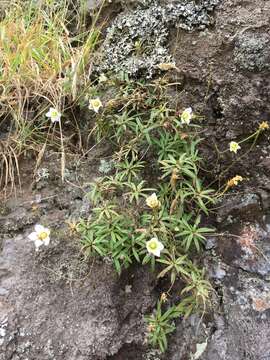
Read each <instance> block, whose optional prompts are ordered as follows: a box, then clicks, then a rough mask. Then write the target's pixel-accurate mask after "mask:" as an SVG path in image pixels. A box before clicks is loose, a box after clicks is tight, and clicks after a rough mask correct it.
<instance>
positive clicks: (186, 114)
mask: <svg viewBox="0 0 270 360" xmlns="http://www.w3.org/2000/svg"><path fill="white" fill-rule="evenodd" d="M192 116H193V111H192V108H191V107H189V108H187V109H185V110H184V111H183V112H182V115H181V122H182V124H187V125H188V124H189V123H190V120H191V119H192Z"/></svg>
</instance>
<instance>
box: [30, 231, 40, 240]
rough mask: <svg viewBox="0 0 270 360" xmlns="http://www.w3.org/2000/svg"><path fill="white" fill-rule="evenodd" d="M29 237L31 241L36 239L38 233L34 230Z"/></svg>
mask: <svg viewBox="0 0 270 360" xmlns="http://www.w3.org/2000/svg"><path fill="white" fill-rule="evenodd" d="M28 239H30V240H31V241H35V240H37V239H38V234H37V233H36V232H35V231H34V232H32V233H31V234H29V235H28Z"/></svg>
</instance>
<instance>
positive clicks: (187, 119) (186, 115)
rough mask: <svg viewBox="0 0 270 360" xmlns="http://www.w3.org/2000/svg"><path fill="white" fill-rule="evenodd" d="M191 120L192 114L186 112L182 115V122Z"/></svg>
mask: <svg viewBox="0 0 270 360" xmlns="http://www.w3.org/2000/svg"><path fill="white" fill-rule="evenodd" d="M189 119H190V114H189V113H188V112H187V111H186V112H183V114H182V120H183V121H189Z"/></svg>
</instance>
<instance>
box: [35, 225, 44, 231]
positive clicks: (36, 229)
mask: <svg viewBox="0 0 270 360" xmlns="http://www.w3.org/2000/svg"><path fill="white" fill-rule="evenodd" d="M35 231H36V232H37V233H41V232H44V231H46V229H45V227H44V226H43V225H40V224H36V225H35Z"/></svg>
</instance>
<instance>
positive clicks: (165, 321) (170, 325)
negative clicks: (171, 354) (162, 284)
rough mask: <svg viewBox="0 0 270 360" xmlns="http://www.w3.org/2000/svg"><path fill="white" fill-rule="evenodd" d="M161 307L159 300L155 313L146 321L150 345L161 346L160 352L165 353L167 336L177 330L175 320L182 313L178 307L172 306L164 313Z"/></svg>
mask: <svg viewBox="0 0 270 360" xmlns="http://www.w3.org/2000/svg"><path fill="white" fill-rule="evenodd" d="M161 305H162V301H161V300H159V301H158V303H157V309H156V311H155V313H154V314H152V315H150V316H147V317H146V318H145V319H146V322H147V324H148V341H149V343H150V344H151V345H152V346H154V347H156V346H159V348H160V350H161V351H162V352H164V351H165V350H166V349H167V347H168V340H167V336H168V335H169V334H171V333H172V332H173V331H174V330H175V324H174V320H175V319H176V318H179V316H181V315H182V313H181V311H178V308H177V306H171V307H169V308H168V310H167V311H165V312H163V313H162V309H161Z"/></svg>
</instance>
